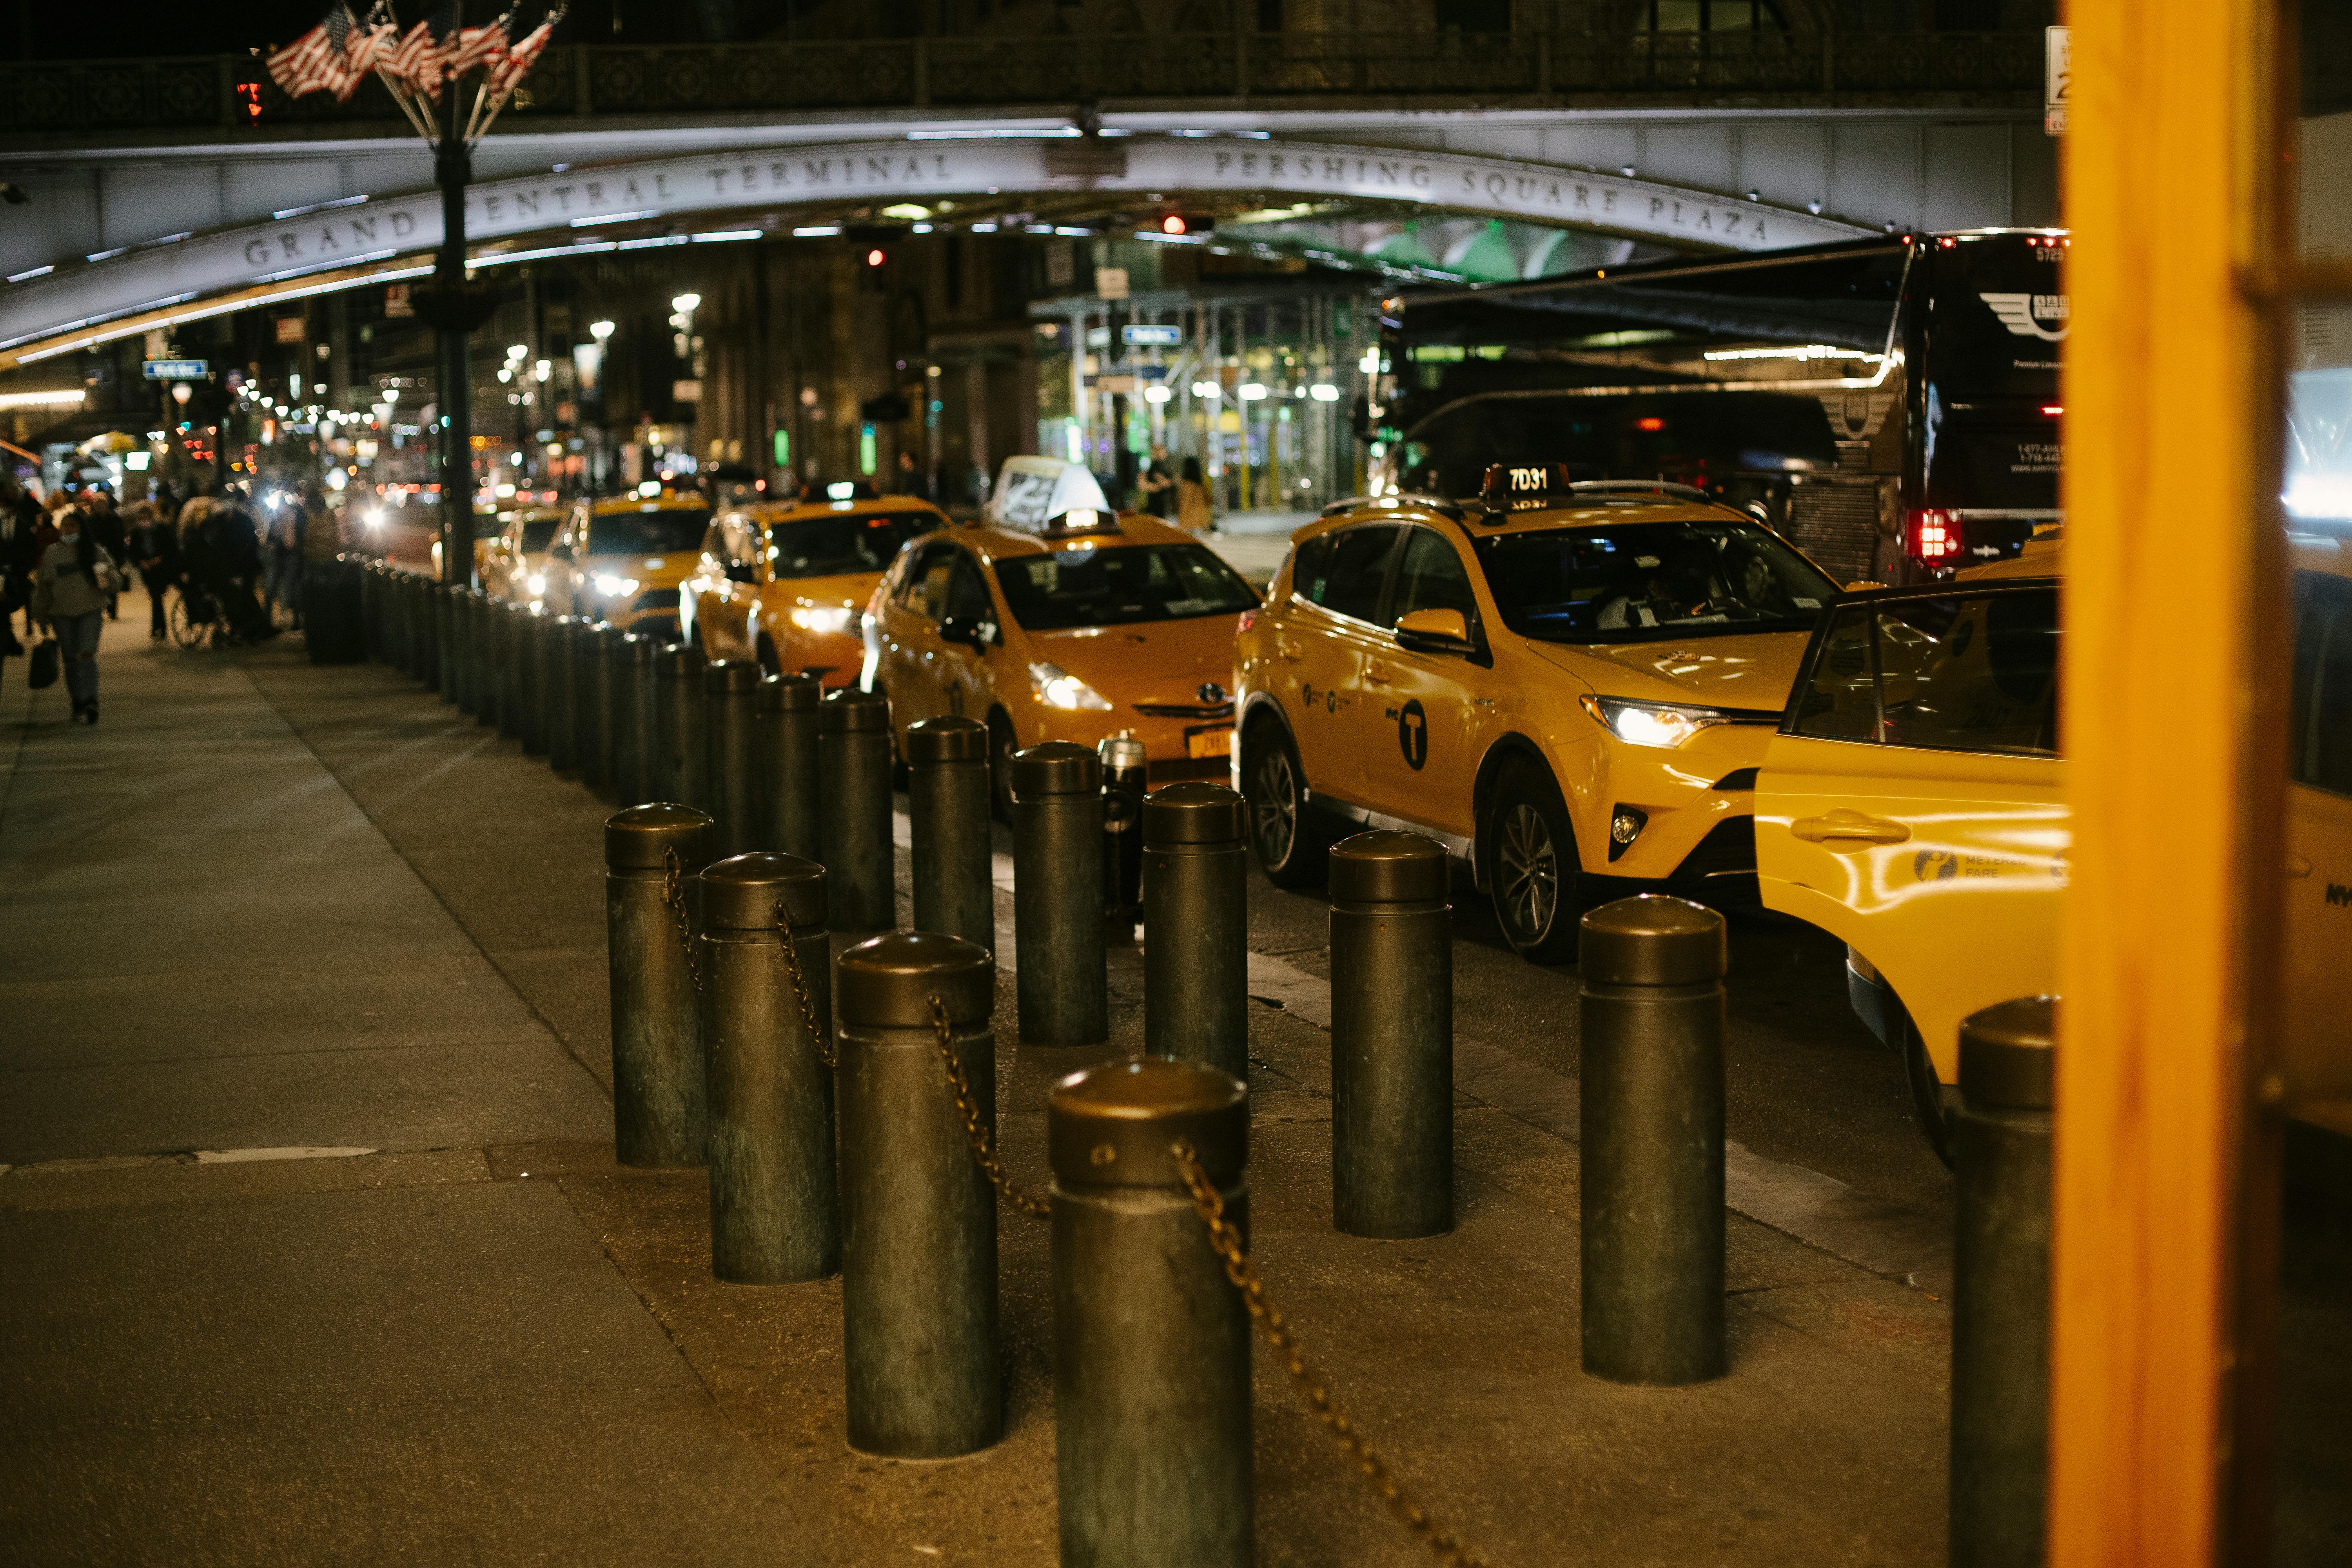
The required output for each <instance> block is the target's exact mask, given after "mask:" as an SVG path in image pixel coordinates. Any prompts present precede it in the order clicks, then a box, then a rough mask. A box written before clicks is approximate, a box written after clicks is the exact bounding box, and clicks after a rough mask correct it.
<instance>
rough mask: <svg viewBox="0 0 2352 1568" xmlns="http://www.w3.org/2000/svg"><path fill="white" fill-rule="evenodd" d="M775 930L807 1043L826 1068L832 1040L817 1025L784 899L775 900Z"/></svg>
mask: <svg viewBox="0 0 2352 1568" xmlns="http://www.w3.org/2000/svg"><path fill="white" fill-rule="evenodd" d="M776 930H777V931H779V932H780V933H782V936H783V939H784V967H785V969H786V970H787V971H789V972H790V973H791V974H792V977H793V995H794V996H797V997H799V998H800V1004H801V1022H802V1023H803V1024H805V1025H807V1026H808V1037H809V1044H810V1045H811V1046H813V1047H815V1048H816V1059H817V1060H819V1061H821V1062H823V1063H824V1065H825V1066H826V1067H827V1068H831V1067H832V1066H833V1065H834V1063H833V1040H832V1038H831V1037H828V1036H827V1035H826V1034H825V1032H824V1030H823V1029H821V1028H819V1027H817V1022H816V1001H815V999H814V997H812V996H811V995H810V994H809V988H808V976H807V975H805V974H803V973H801V949H800V943H798V942H794V941H793V921H792V917H791V916H790V915H787V914H786V913H784V901H783V900H782V899H778V900H776Z"/></svg>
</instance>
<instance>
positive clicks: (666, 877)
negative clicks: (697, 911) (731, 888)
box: [662, 848, 702, 995]
mask: <svg viewBox="0 0 2352 1568" xmlns="http://www.w3.org/2000/svg"><path fill="white" fill-rule="evenodd" d="M662 902H663V904H665V905H666V906H667V908H668V910H669V918H670V923H671V924H672V925H674V926H676V927H677V944H678V946H680V947H682V948H684V949H685V950H686V974H687V978H688V979H689V980H691V981H693V982H694V989H695V993H696V994H698V995H699V994H701V991H702V956H701V954H699V953H698V952H695V951H694V922H693V921H689V920H688V919H687V918H686V889H685V878H684V877H682V876H681V875H680V874H679V866H678V859H677V849H676V848H667V849H664V850H663V851H662Z"/></svg>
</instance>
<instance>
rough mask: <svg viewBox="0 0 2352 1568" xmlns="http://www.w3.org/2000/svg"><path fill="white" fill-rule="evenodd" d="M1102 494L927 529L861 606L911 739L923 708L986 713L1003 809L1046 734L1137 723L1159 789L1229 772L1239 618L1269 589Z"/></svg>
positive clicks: (876, 686)
mask: <svg viewBox="0 0 2352 1568" xmlns="http://www.w3.org/2000/svg"><path fill="white" fill-rule="evenodd" d="M1099 496H1100V492H1099V490H1098V489H1097V490H1096V492H1095V499H1096V500H1097V505H1096V506H1093V507H1082V508H1077V509H1075V510H1068V511H1063V512H1056V513H1053V514H1051V515H1048V516H1046V517H1045V518H1043V519H1041V520H1039V521H1037V522H1035V523H1034V525H1029V526H1021V525H1016V524H1011V523H1008V524H1005V525H1003V526H981V527H967V528H954V529H950V530H947V531H941V532H939V533H933V534H929V535H926V536H924V537H922V538H919V539H917V540H915V541H914V542H911V543H909V544H908V546H907V547H906V549H905V550H904V551H903V552H901V553H900V555H899V557H898V561H897V563H895V564H893V566H892V567H891V569H890V573H889V574H888V575H887V576H886V577H885V578H884V579H883V580H882V584H881V586H880V587H879V588H878V589H877V591H876V593H875V595H874V599H873V603H872V605H871V606H870V607H869V608H868V610H867V612H866V616H865V619H864V623H863V626H864V633H865V638H866V668H865V671H864V683H865V685H866V689H867V690H869V691H877V692H880V693H881V694H882V695H884V696H885V697H887V699H888V700H889V703H890V720H891V723H892V724H893V725H894V726H895V727H896V729H897V731H898V737H899V740H900V742H901V743H902V744H903V743H904V741H905V737H906V731H907V726H908V725H909V724H912V723H915V722H916V721H919V720H923V719H930V718H936V717H938V716H940V715H941V714H950V713H961V714H967V715H969V716H971V717H972V718H975V719H982V720H984V721H986V722H987V724H988V728H989V732H990V733H989V740H990V747H991V757H992V762H993V763H995V764H996V765H995V766H994V768H993V770H992V773H993V777H994V780H995V787H996V792H997V807H998V809H999V810H1000V811H1001V812H1009V809H1010V805H1011V800H1010V780H1011V775H1012V769H1011V766H1010V760H1011V757H1012V754H1013V752H1015V751H1017V750H1020V749H1021V748H1023V747H1026V746H1034V745H1035V744H1037V743H1038V742H1041V741H1073V742H1077V743H1078V744H1080V745H1086V746H1094V745H1097V744H1099V743H1100V742H1103V741H1105V740H1108V739H1109V738H1111V737H1113V736H1118V735H1128V736H1131V737H1132V738H1134V739H1135V740H1137V741H1139V742H1142V744H1143V750H1144V759H1145V763H1144V766H1145V777H1146V784H1147V786H1148V787H1154V788H1156V787H1157V786H1159V785H1160V784H1173V783H1176V782H1178V781H1180V780H1184V779H1217V778H1223V776H1224V775H1225V771H1226V767H1227V757H1228V755H1229V754H1230V752H1232V749H1233V727H1234V720H1233V714H1234V705H1233V698H1232V695H1231V694H1230V693H1229V692H1228V691H1227V689H1226V682H1228V681H1230V680H1231V679H1233V661H1234V627H1235V626H1236V624H1237V623H1238V621H1239V619H1240V617H1241V616H1242V615H1243V613H1244V612H1245V611H1248V610H1251V609H1254V608H1255V607H1256V605H1257V602H1258V599H1257V595H1256V593H1255V591H1254V590H1253V589H1252V588H1251V587H1250V585H1249V584H1247V583H1246V582H1244V581H1243V579H1242V577H1241V575H1240V574H1238V573H1236V572H1235V571H1234V569H1233V568H1232V567H1230V566H1228V565H1226V564H1225V563H1224V562H1223V560H1221V559H1219V558H1218V556H1217V555H1216V554H1215V553H1214V552H1212V551H1211V550H1209V549H1208V547H1207V546H1205V545H1203V544H1201V543H1200V542H1197V541H1195V540H1194V539H1193V538H1192V535H1191V534H1188V533H1186V532H1184V531H1182V530H1181V529H1177V528H1171V527H1170V526H1168V525H1167V524H1165V523H1161V522H1158V521H1154V520H1152V519H1150V518H1148V517H1135V516H1118V515H1115V514H1113V513H1112V512H1111V511H1110V510H1108V508H1106V507H1103V506H1101V505H1100V503H1099Z"/></svg>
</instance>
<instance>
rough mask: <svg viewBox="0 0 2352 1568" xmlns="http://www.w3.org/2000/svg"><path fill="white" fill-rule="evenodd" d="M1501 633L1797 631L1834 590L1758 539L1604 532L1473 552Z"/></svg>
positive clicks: (1686, 526)
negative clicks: (1498, 617)
mask: <svg viewBox="0 0 2352 1568" xmlns="http://www.w3.org/2000/svg"><path fill="white" fill-rule="evenodd" d="M1477 552H1478V563H1479V565H1480V566H1481V567H1482V568H1484V570H1485V571H1486V585H1487V587H1488V588H1489V589H1490V590H1491V591H1492V592H1493V593H1494V595H1495V607H1496V609H1497V610H1499V611H1500V612H1501V613H1502V616H1503V624H1504V625H1506V626H1509V627H1510V628H1511V630H1513V631H1515V632H1517V634H1518V635H1519V636H1521V637H1533V638H1535V639H1536V640H1537V641H1538V642H1568V643H1618V642H1647V641H1651V640H1654V639H1656V638H1660V637H1678V638H1680V637H1708V636H1715V635H1720V634H1726V633H1735V632H1768V631H1807V630H1810V629H1811V626H1812V624H1813V622H1814V620H1815V618H1816V613H1817V612H1818V611H1819V610H1820V609H1821V607H1822V605H1826V604H1828V603H1829V602H1830V601H1831V600H1832V598H1834V597H1836V596H1837V587H1836V584H1832V582H1831V581H1830V580H1829V579H1828V578H1827V577H1825V576H1823V575H1822V574H1821V572H1820V571H1819V570H1818V569H1817V568H1816V567H1814V566H1813V564H1812V563H1811V562H1809V561H1807V560H1806V559H1805V558H1804V557H1803V556H1801V555H1800V554H1798V553H1797V552H1795V551H1793V550H1791V549H1790V548H1789V547H1788V545H1786V544H1784V543H1782V542H1780V538H1779V537H1778V536H1777V535H1775V534H1773V533H1772V532H1771V531H1769V530H1767V529H1764V528H1761V527H1759V526H1758V525H1756V524H1754V523H1749V522H1737V521H1731V520H1729V519H1723V520H1720V521H1718V520H1716V519H1706V520H1704V521H1688V522H1633V521H1627V522H1623V523H1612V524H1609V525H1606V526H1603V527H1599V528H1591V527H1587V528H1558V529H1547V530H1544V531H1540V532H1531V533H1507V534H1501V535H1496V536H1493V537H1489V538H1486V539H1481V540H1479V541H1478V542H1477Z"/></svg>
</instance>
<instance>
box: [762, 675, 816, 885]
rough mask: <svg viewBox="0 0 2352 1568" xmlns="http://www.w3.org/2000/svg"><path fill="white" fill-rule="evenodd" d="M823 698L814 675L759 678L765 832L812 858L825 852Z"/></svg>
mask: <svg viewBox="0 0 2352 1568" xmlns="http://www.w3.org/2000/svg"><path fill="white" fill-rule="evenodd" d="M822 700H824V688H823V687H821V686H819V685H818V684H817V683H816V681H815V679H814V678H813V677H810V676H805V675H772V676H770V677H768V679H765V680H762V681H761V682H760V700H759V707H760V728H759V742H758V745H759V753H758V754H759V765H758V772H759V774H760V780H761V789H760V826H761V834H762V836H763V837H765V838H766V839H767V841H768V842H769V843H770V844H772V845H774V846H775V847H777V848H779V849H781V850H782V851H783V852H784V853H785V854H787V855H798V856H801V857H803V858H805V859H810V860H814V859H818V858H821V857H822V856H823V854H824V834H823V831H822V829H821V828H820V826H819V824H818V816H819V813H818V809H817V808H818V800H817V751H818V741H817V725H818V722H819V721H820V719H821V717H822V715H821V714H820V713H819V712H818V710H817V704H818V703H819V702H820V701H822Z"/></svg>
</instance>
